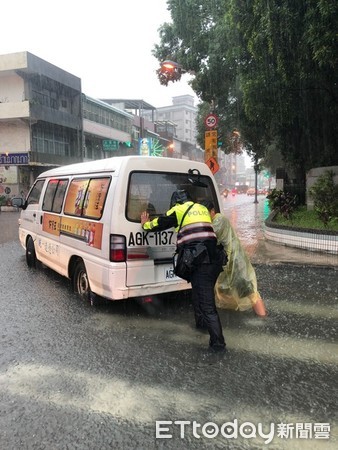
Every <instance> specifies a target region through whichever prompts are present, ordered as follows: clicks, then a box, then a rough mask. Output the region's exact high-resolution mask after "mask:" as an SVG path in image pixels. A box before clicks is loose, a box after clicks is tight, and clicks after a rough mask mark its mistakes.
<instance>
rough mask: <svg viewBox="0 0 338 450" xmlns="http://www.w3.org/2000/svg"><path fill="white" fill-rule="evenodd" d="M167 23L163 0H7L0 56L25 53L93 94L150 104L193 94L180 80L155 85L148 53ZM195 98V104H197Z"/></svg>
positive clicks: (153, 61) (153, 63) (155, 65)
mask: <svg viewBox="0 0 338 450" xmlns="http://www.w3.org/2000/svg"><path fill="white" fill-rule="evenodd" d="M168 21H170V14H169V12H168V11H167V8H166V0H95V1H92V2H81V1H79V0H78V1H77V0H67V1H66V0H58V1H55V2H52V1H48V0H16V1H14V0H7V1H5V2H3V4H2V6H1V25H0V54H6V53H15V52H22V51H28V52H30V53H33V54H34V55H36V56H38V57H40V58H42V59H44V60H46V61H48V62H50V63H52V64H54V65H56V66H58V67H60V68H61V69H64V70H66V71H67V72H70V73H72V74H73V75H76V76H77V77H79V78H81V80H82V91H83V92H84V93H85V94H86V95H88V96H90V97H94V98H134V99H135V98H137V99H143V100H145V101H146V102H148V103H150V104H151V105H153V106H155V107H159V106H166V105H171V104H172V97H173V96H176V95H185V94H190V95H194V92H193V91H192V89H191V88H190V86H189V85H188V84H187V81H188V79H189V76H188V75H183V77H182V79H181V81H179V82H175V83H170V85H169V86H168V87H165V86H161V85H160V83H159V81H158V78H157V76H156V73H155V71H156V69H157V68H158V67H159V64H158V62H157V60H156V59H155V58H154V57H153V56H152V55H151V50H152V48H153V46H154V44H155V43H159V35H158V31H157V30H158V28H159V27H160V25H161V24H163V23H164V22H168ZM197 101H198V100H197V99H195V105H196V104H197Z"/></svg>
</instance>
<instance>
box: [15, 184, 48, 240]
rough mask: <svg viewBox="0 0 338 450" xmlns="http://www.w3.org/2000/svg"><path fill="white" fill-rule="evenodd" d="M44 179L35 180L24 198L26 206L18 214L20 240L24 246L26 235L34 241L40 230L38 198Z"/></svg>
mask: <svg viewBox="0 0 338 450" xmlns="http://www.w3.org/2000/svg"><path fill="white" fill-rule="evenodd" d="M44 184H45V180H37V181H36V182H35V183H34V185H33V186H32V189H31V190H30V191H29V193H28V196H27V199H26V208H25V209H23V210H22V212H21V216H20V221H21V224H20V240H21V242H22V244H23V245H24V246H26V240H27V236H28V235H29V236H31V237H32V239H33V241H34V242H35V241H36V238H37V235H38V234H39V232H40V230H41V223H40V220H41V208H40V199H41V194H42V191H43V187H44Z"/></svg>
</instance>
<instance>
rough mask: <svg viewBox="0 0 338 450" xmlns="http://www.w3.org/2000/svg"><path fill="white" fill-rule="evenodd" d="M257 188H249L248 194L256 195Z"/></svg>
mask: <svg viewBox="0 0 338 450" xmlns="http://www.w3.org/2000/svg"><path fill="white" fill-rule="evenodd" d="M255 192H256V189H255V188H249V189H248V190H247V191H246V195H255Z"/></svg>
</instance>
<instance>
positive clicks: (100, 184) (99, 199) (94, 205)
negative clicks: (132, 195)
mask: <svg viewBox="0 0 338 450" xmlns="http://www.w3.org/2000/svg"><path fill="white" fill-rule="evenodd" d="M109 184H110V177H107V178H77V179H73V180H72V181H71V183H70V186H69V189H68V192H67V196H66V201H65V208H64V213H65V214H68V215H71V216H77V217H87V218H90V219H100V218H101V216H102V213H103V208H104V204H105V200H106V196H107V192H108V188H109Z"/></svg>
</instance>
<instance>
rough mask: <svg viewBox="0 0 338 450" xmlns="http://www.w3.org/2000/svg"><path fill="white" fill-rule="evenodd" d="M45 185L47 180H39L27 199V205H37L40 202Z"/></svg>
mask: <svg viewBox="0 0 338 450" xmlns="http://www.w3.org/2000/svg"><path fill="white" fill-rule="evenodd" d="M44 184H45V180H38V181H37V182H36V183H35V184H34V186H33V187H32V189H31V190H30V192H29V194H28V197H27V205H35V204H38V203H39V201H40V196H41V192H42V188H43V185H44Z"/></svg>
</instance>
